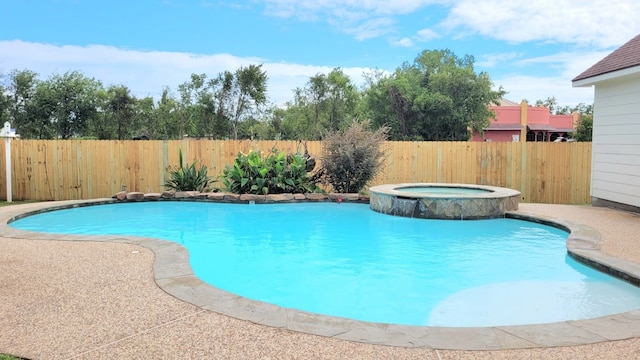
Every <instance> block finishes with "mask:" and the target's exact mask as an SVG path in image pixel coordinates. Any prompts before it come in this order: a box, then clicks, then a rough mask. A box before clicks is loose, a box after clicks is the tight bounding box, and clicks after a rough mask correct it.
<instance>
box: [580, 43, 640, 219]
mask: <svg viewBox="0 0 640 360" xmlns="http://www.w3.org/2000/svg"><path fill="white" fill-rule="evenodd" d="M572 84H573V86H574V87H586V86H593V87H594V91H595V93H594V103H593V142H592V160H591V199H592V204H593V205H595V206H609V207H615V208H620V209H625V210H630V211H634V212H640V35H638V36H636V37H634V38H633V39H631V40H630V41H629V42H627V43H626V44H624V45H622V46H621V47H620V48H618V49H617V50H615V51H614V52H612V53H611V54H609V55H608V56H606V57H605V58H604V59H602V60H600V61H599V62H597V63H596V64H595V65H593V66H592V67H590V68H589V69H587V70H585V71H584V72H583V73H582V74H580V75H578V76H577V77H576V78H575V79H573V80H572Z"/></svg>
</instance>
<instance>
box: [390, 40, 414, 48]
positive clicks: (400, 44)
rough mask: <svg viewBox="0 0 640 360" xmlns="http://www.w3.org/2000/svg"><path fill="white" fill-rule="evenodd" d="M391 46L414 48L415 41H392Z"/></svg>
mask: <svg viewBox="0 0 640 360" xmlns="http://www.w3.org/2000/svg"><path fill="white" fill-rule="evenodd" d="M391 45H393V46H398V47H412V46H413V40H411V39H410V38H402V39H400V40H395V41H391Z"/></svg>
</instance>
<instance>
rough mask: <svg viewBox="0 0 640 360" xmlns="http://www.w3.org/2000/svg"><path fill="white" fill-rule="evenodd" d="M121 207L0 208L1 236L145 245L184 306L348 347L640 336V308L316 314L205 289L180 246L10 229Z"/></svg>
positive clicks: (581, 238) (576, 249)
mask: <svg viewBox="0 0 640 360" xmlns="http://www.w3.org/2000/svg"><path fill="white" fill-rule="evenodd" d="M115 202H117V200H113V199H97V200H92V201H63V202H55V203H37V204H25V205H16V206H12V207H7V208H3V209H0V234H2V235H0V236H2V237H5V238H17V239H25V240H39V239H42V240H63V241H65V240H66V241H87V240H88V241H110V242H121V243H128V244H134V245H139V246H144V247H146V248H148V249H150V250H152V251H153V252H154V254H155V260H154V264H153V270H154V277H155V281H156V284H157V285H158V286H159V287H160V288H162V289H163V290H164V291H165V292H167V293H169V294H171V295H173V296H175V297H176V298H178V299H180V300H183V301H185V302H188V303H191V304H193V305H196V306H199V307H201V308H203V309H207V310H210V311H214V312H217V313H220V314H224V315H227V316H231V317H235V318H239V319H243V320H247V321H251V322H254V323H258V324H262V325H267V326H272V327H277V328H284V329H288V330H292V331H298V332H304V333H309V334H315V335H321V336H327V337H333V338H337V339H342V340H348V341H357V342H363V343H369V344H380V345H391V346H402V347H427V348H434V349H451V350H505V349H522V348H536V347H555V346H570V345H584V344H592V343H598V342H603V341H612V340H622V339H627V338H631V337H637V336H640V328H639V327H638V326H637V324H638V323H639V322H640V310H634V311H630V312H626V313H620V314H614V315H609V316H604V317H600V318H595V319H587V320H576V321H564V322H557V323H549V324H536V325H518V326H495V327H476V328H451V327H426V326H408V325H394V324H381V323H370V322H362V321H356V320H351V319H345V318H338V317H332V316H324V315H318V314H313V313H308V312H304V311H299V310H295V309H288V308H282V307H279V306H275V305H271V304H268V303H263V302H260V301H255V300H251V299H247V298H244V297H240V296H237V295H234V294H231V293H228V292H225V291H223V290H221V289H218V288H216V287H214V286H212V285H209V284H207V283H204V282H203V281H202V280H200V279H199V278H198V277H196V276H195V275H194V273H193V271H192V269H191V266H190V265H189V253H188V251H187V250H186V248H184V247H183V246H181V245H179V244H177V243H173V242H168V241H163V240H158V239H153V238H141V237H133V236H81V235H58V234H55V235H52V234H43V233H35V232H30V231H24V230H18V229H14V228H12V227H10V226H9V225H8V223H9V222H10V221H12V220H14V219H17V218H20V217H23V216H26V215H25V214H33V213H39V212H46V211H51V210H52V209H62V208H69V207H78V206H88V205H95V204H106V203H115ZM507 216H508V217H511V218H518V219H524V220H529V221H537V222H542V223H546V224H549V225H553V226H558V227H561V228H565V229H568V230H570V231H571V234H570V236H569V239H568V241H567V247H568V249H569V251H570V253H572V254H578V255H580V256H587V255H588V259H591V260H592V261H594V262H597V263H599V264H602V265H603V266H608V267H611V268H618V265H620V264H622V268H624V269H625V271H626V270H629V267H630V266H631V267H633V265H634V264H633V263H630V262H627V261H624V260H621V259H617V258H611V257H609V256H607V255H605V254H602V253H601V252H599V251H598V249H597V247H598V245H597V244H598V243H599V240H600V233H599V232H597V231H596V230H594V229H592V228H590V227H587V226H584V225H581V224H575V223H570V222H567V221H564V220H562V219H553V218H545V217H539V216H534V215H530V214H525V213H518V212H510V213H508V214H507ZM585 252H586V253H585ZM609 258H611V259H609ZM601 260H613V263H614V264H613V265H612V264H611V263H609V262H606V261H605V262H603V263H600V262H599V261H601ZM635 266H636V267H638V265H635ZM638 274H640V271H638V272H637V273H636V272H632V275H633V276H636V277H637V275H638Z"/></svg>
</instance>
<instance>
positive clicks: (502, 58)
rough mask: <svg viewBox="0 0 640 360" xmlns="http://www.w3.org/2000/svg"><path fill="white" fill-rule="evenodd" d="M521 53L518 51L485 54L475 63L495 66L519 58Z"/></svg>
mask: <svg viewBox="0 0 640 360" xmlns="http://www.w3.org/2000/svg"><path fill="white" fill-rule="evenodd" d="M518 57H520V55H519V54H518V53H517V52H506V53H494V54H483V55H482V56H481V57H480V59H479V60H478V61H476V63H475V65H476V66H478V67H484V68H493V67H495V66H496V65H498V64H501V63H504V62H507V61H511V60H514V59H517V58H518Z"/></svg>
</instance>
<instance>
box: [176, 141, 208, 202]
mask: <svg viewBox="0 0 640 360" xmlns="http://www.w3.org/2000/svg"><path fill="white" fill-rule="evenodd" d="M168 173H169V180H167V181H166V182H165V183H164V186H165V187H167V188H169V189H173V190H176V191H200V192H203V191H205V190H206V189H207V188H208V187H209V184H210V183H211V179H212V178H211V177H210V176H207V167H206V166H204V165H202V166H201V167H200V169H196V161H194V162H193V163H191V165H187V166H185V165H184V163H183V161H182V149H180V150H179V152H178V166H170V167H169V169H168Z"/></svg>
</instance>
